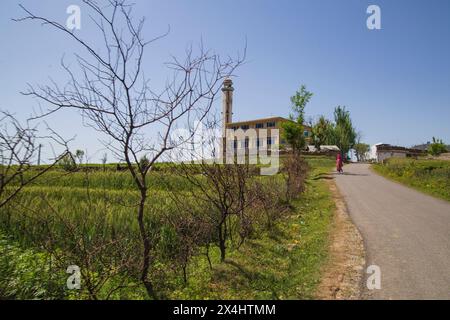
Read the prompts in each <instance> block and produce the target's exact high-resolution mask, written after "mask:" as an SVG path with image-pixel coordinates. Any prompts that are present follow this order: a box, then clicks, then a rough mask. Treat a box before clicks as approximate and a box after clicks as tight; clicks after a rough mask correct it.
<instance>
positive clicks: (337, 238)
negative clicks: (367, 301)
mask: <svg viewBox="0 0 450 320" xmlns="http://www.w3.org/2000/svg"><path fill="white" fill-rule="evenodd" d="M328 184H329V187H330V190H331V193H332V196H333V199H334V201H335V203H336V211H335V215H334V219H333V226H332V232H331V239H330V248H329V250H330V253H329V260H328V262H327V264H326V265H325V267H324V270H323V276H322V281H321V283H320V285H319V286H318V290H317V298H318V299H327V300H330V299H332V300H334V299H337V300H342V299H359V298H360V293H361V290H360V289H361V279H362V272H363V268H364V264H365V261H364V245H363V241H362V237H361V235H360V233H359V231H358V230H357V229H356V227H355V225H354V224H353V223H352V222H351V220H350V218H349V216H348V211H347V207H346V205H345V202H344V200H343V198H342V196H341V194H340V193H339V191H338V189H337V187H336V184H335V183H334V181H333V180H328Z"/></svg>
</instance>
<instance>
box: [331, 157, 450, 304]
mask: <svg viewBox="0 0 450 320" xmlns="http://www.w3.org/2000/svg"><path fill="white" fill-rule="evenodd" d="M344 171H345V174H344V175H335V181H336V184H337V186H338V188H339V190H340V192H341V194H342V195H343V196H344V199H345V201H346V204H347V207H348V209H349V212H350V216H351V219H352V220H353V221H354V223H355V225H356V226H357V228H358V229H359V230H360V232H361V234H362V236H363V239H364V244H365V249H366V267H367V266H371V265H376V266H379V267H380V271H381V289H374V290H369V289H367V286H366V285H365V282H366V279H367V276H368V275H367V274H365V273H363V275H364V277H363V281H362V284H363V286H362V288H364V289H363V292H362V298H364V299H450V203H449V202H446V201H444V200H440V199H436V198H433V197H431V196H428V195H425V194H422V193H420V192H418V191H415V190H413V189H410V188H407V187H405V186H403V185H400V184H398V183H395V182H392V181H389V180H387V179H385V178H383V177H381V176H378V175H377V174H375V173H374V172H372V171H371V170H370V168H369V165H367V164H351V165H347V166H345V168H344Z"/></svg>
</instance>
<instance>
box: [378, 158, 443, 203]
mask: <svg viewBox="0 0 450 320" xmlns="http://www.w3.org/2000/svg"><path fill="white" fill-rule="evenodd" d="M373 168H374V170H375V171H376V172H378V173H380V174H382V175H383V176H386V177H388V178H391V179H393V180H395V181H398V182H401V183H403V184H405V185H408V186H410V187H413V188H415V189H417V190H419V191H422V192H425V193H428V194H430V195H433V196H436V197H439V198H442V199H446V200H449V201H450V161H447V160H425V159H418V160H414V159H394V158H393V159H389V161H387V162H386V163H385V164H384V165H382V164H375V165H373Z"/></svg>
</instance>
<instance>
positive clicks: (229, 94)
mask: <svg viewBox="0 0 450 320" xmlns="http://www.w3.org/2000/svg"><path fill="white" fill-rule="evenodd" d="M233 91H234V88H233V81H231V79H230V78H226V79H225V80H224V81H223V87H222V92H223V100H222V137H224V138H225V136H226V129H227V124H228V123H231V122H233V121H232V116H233Z"/></svg>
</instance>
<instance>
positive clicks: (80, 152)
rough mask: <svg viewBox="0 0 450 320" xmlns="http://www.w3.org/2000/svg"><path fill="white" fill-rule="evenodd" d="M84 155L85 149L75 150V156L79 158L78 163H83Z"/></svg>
mask: <svg viewBox="0 0 450 320" xmlns="http://www.w3.org/2000/svg"><path fill="white" fill-rule="evenodd" d="M83 157H84V151H83V150H79V149H78V150H76V151H75V158H77V160H78V163H79V164H82V163H83Z"/></svg>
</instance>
